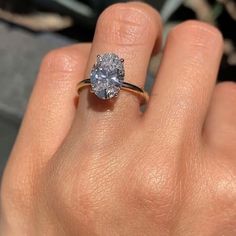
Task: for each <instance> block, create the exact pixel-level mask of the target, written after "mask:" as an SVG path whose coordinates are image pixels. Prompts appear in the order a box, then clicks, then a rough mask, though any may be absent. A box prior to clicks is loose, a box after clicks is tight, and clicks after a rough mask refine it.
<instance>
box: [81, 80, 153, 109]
mask: <svg viewBox="0 0 236 236" xmlns="http://www.w3.org/2000/svg"><path fill="white" fill-rule="evenodd" d="M89 86H91V82H90V79H85V80H82V81H81V82H79V83H78V85H77V91H78V94H79V93H80V91H81V90H82V89H83V88H85V87H89ZM121 89H122V90H124V91H128V92H131V93H133V94H135V95H137V96H138V97H139V98H140V103H141V105H144V104H146V103H147V102H148V100H149V95H148V93H147V92H146V91H145V90H143V89H141V88H139V87H138V86H136V85H133V84H130V83H127V82H123V84H122V87H121Z"/></svg>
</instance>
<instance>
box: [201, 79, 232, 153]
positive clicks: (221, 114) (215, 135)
mask: <svg viewBox="0 0 236 236" xmlns="http://www.w3.org/2000/svg"><path fill="white" fill-rule="evenodd" d="M204 140H205V141H206V143H207V144H208V145H210V146H211V147H213V148H214V150H215V149H218V150H219V149H220V150H222V151H224V153H231V154H232V155H234V153H235V150H236V84H235V83H233V82H223V83H220V84H218V85H217V86H216V88H215V90H214V93H213V97H212V102H211V106H210V109H209V112H208V116H207V119H206V123H205V126H204ZM232 151H234V152H232Z"/></svg>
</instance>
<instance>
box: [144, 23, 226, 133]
mask: <svg viewBox="0 0 236 236" xmlns="http://www.w3.org/2000/svg"><path fill="white" fill-rule="evenodd" d="M222 47H223V41H222V36H221V34H220V33H219V31H218V30H217V29H215V28H214V27H212V26H210V25H207V24H205V23H201V22H197V21H187V22H185V23H182V24H180V25H178V26H177V27H175V28H174V29H173V30H172V31H171V32H170V34H169V36H168V40H167V43H166V47H165V51H164V56H163V59H162V62H161V66H160V70H159V73H158V76H157V79H156V83H155V85H154V88H153V91H152V95H151V100H150V105H149V107H148V111H147V118H148V119H149V121H150V122H151V123H152V124H154V125H156V127H157V128H158V127H160V122H162V127H163V125H165V127H169V128H170V129H171V130H172V132H177V133H179V134H180V135H186V132H190V133H191V134H193V133H195V131H196V133H197V134H199V135H200V134H201V130H202V124H203V122H204V119H205V115H206V112H207V109H208V105H209V101H210V98H211V94H212V91H213V88H214V85H215V81H216V77H217V73H218V69H219V64H220V61H221V56H222ZM194 129H195V131H194ZM169 131H170V130H169V129H167V132H169Z"/></svg>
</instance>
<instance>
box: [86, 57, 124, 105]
mask: <svg viewBox="0 0 236 236" xmlns="http://www.w3.org/2000/svg"><path fill="white" fill-rule="evenodd" d="M124 75H125V71H124V60H123V59H120V58H119V57H118V56H117V55H116V54H114V53H106V54H103V55H98V57H97V62H96V64H95V65H94V66H93V69H92V71H91V74H90V82H91V86H92V91H93V92H94V93H95V94H96V96H97V97H99V98H101V99H104V100H105V99H110V98H113V97H115V96H117V95H118V94H119V92H120V89H121V87H122V84H123V81H124Z"/></svg>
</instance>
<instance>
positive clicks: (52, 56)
mask: <svg viewBox="0 0 236 236" xmlns="http://www.w3.org/2000/svg"><path fill="white" fill-rule="evenodd" d="M74 47H75V46H74ZM74 47H73V46H72V47H65V48H59V49H54V50H52V51H50V52H49V53H47V54H46V55H45V56H44V58H43V61H42V64H41V69H40V71H41V72H43V73H67V72H68V73H70V72H73V71H74V70H75V69H76V68H78V65H79V63H81V61H82V60H83V55H82V53H80V51H81V50H80V46H76V50H75V49H74Z"/></svg>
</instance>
